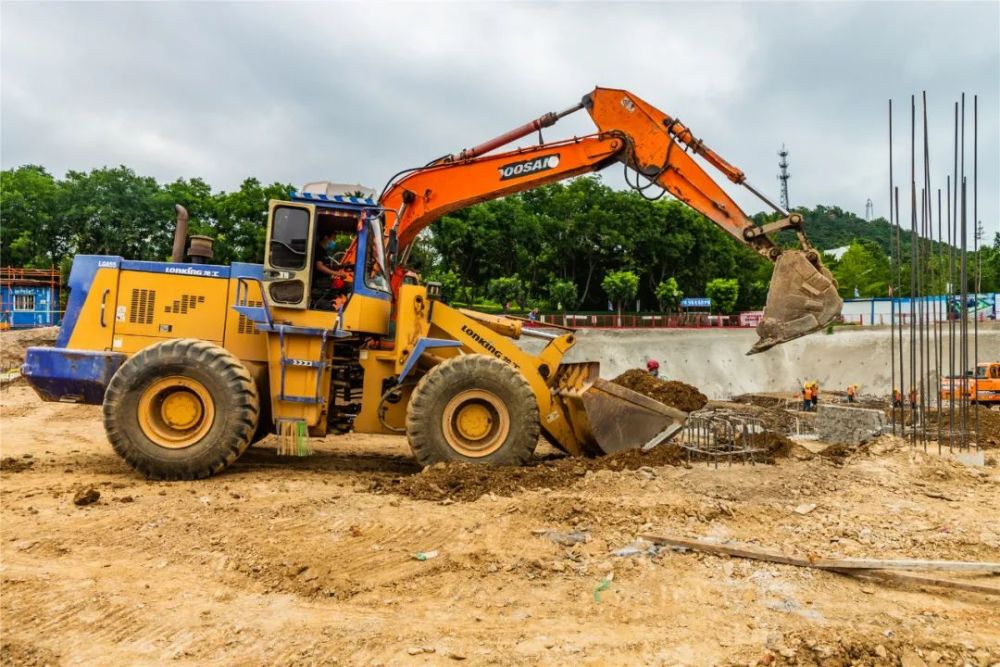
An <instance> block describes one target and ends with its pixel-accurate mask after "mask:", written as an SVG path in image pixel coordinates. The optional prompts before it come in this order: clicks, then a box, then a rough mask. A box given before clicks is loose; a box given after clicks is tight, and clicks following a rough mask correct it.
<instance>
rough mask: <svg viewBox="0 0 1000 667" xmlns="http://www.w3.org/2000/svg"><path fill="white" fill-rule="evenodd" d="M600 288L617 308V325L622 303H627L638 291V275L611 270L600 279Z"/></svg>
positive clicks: (619, 322)
mask: <svg viewBox="0 0 1000 667" xmlns="http://www.w3.org/2000/svg"><path fill="white" fill-rule="evenodd" d="M601 289H603V290H604V293H605V294H607V295H608V298H609V299H611V301H612V302H613V303H614V304H615V307H616V308H617V310H618V326H621V322H622V304H624V303H628V302H629V301H631V300H632V299H634V298H635V295H636V294H637V293H638V292H639V276H637V275H635V274H634V273H632V272H631V271H611V272H609V273H608V274H607V275H605V276H604V280H602V281H601Z"/></svg>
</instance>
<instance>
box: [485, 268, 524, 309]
mask: <svg viewBox="0 0 1000 667" xmlns="http://www.w3.org/2000/svg"><path fill="white" fill-rule="evenodd" d="M486 291H487V293H488V294H489V296H490V298H491V299H493V300H494V301H496V302H497V303H499V304H501V305H503V307H504V312H506V310H507V304H509V303H510V302H512V301H513V302H515V303H517V304H518V305H522V304H523V303H524V294H525V292H524V282H522V281H521V279H520V278H519V277H518V276H516V275H514V276H510V277H503V278H494V279H493V280H491V281H490V282H489V285H488V286H487V289H486Z"/></svg>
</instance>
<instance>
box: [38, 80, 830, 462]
mask: <svg viewBox="0 0 1000 667" xmlns="http://www.w3.org/2000/svg"><path fill="white" fill-rule="evenodd" d="M581 109H586V110H587V112H589V114H590V116H591V117H592V119H593V120H594V122H595V124H596V125H597V128H598V131H597V132H596V133H594V134H591V135H587V136H583V137H573V138H571V139H567V140H560V141H555V142H545V141H544V140H543V138H542V136H541V131H542V129H543V128H546V127H549V126H551V125H553V124H554V123H555V122H556V121H558V120H559V119H560V118H562V117H564V116H566V115H568V114H570V113H573V112H575V111H579V110H581ZM535 132H537V133H538V135H539V141H538V143H537V144H536V145H533V146H531V147H527V148H515V149H513V150H507V151H505V152H497V149H499V148H501V147H502V146H505V145H507V144H510V143H512V142H514V141H517V140H518V139H521V138H524V137H526V136H528V135H531V134H533V133H535ZM694 155H697V156H700V158H701V159H702V160H704V161H705V162H707V163H708V164H709V165H711V166H713V167H714V168H716V169H718V170H720V171H721V172H722V173H723V174H725V175H726V176H727V178H729V180H731V181H732V182H733V183H737V184H741V185H744V186H746V187H748V188H750V190H751V191H752V192H754V193H756V194H758V196H760V197H761V199H762V200H763V201H764V202H766V203H768V204H769V205H771V206H774V205H773V204H771V202H770V201H768V200H767V199H766V198H764V197H763V195H760V194H759V193H757V191H756V190H754V189H753V188H752V187H751V186H750V185H749V184H748V183H747V182H746V178H745V176H744V174H743V172H741V171H740V170H738V169H736V168H735V167H733V166H732V165H730V164H729V163H727V162H726V161H724V160H723V159H722V158H721V157H719V156H718V155H717V154H716V153H715V152H714V151H712V150H711V149H709V148H708V147H707V146H706V145H705V144H704V142H702V141H701V140H699V139H696V138H695V137H694V135H693V134H692V132H691V130H690V129H688V128H687V127H686V126H684V125H683V124H681V123H680V121H678V120H676V119H674V118H671V117H670V116H667V115H666V114H664V113H663V112H661V111H659V110H657V109H655V108H654V107H652V106H650V105H649V104H647V103H646V102H644V101H643V100H641V99H640V98H638V97H637V96H635V95H633V94H632V93H629V92H627V91H623V90H615V89H609V88H596V89H595V90H594V91H592V92H591V93H589V94H588V95H586V96H585V97H584V98H583V99H582V101H581V102H580V103H579V104H577V105H575V106H573V107H571V108H570V109H567V110H565V111H562V112H559V113H549V114H545V115H544V116H542V117H540V118H538V119H536V120H534V121H532V122H530V123H527V124H525V125H523V126H521V127H519V128H516V129H514V130H511V131H510V132H507V133H505V134H503V135H501V136H499V137H497V138H495V139H492V140H490V141H487V142H485V143H482V144H480V145H478V146H475V147H473V148H469V149H466V150H463V151H460V152H458V153H455V154H449V155H446V156H443V157H441V158H438V159H436V160H434V161H432V162H430V163H429V164H427V165H426V166H423V167H417V168H413V169H407V170H403V171H401V172H399V173H398V174H397V175H396V176H395V177H393V178H392V179H391V180H390V181H389V183H388V185H387V186H386V187H385V189H384V190H383V192H382V193H381V194H380V195H379V196H375V194H374V192H372V193H370V196H368V195H367V194H366V193H364V192H357V191H356V190H357V188H356V187H355V186H350V187H338V186H334V185H332V184H328V183H314V184H310V185H308V186H306V187H304V188H303V189H302V190H301V191H299V192H296V193H290V195H289V197H288V199H287V200H284V201H277V200H272V201H270V202H269V204H268V211H267V236H266V247H265V255H264V257H263V263H262V264H246V263H235V262H234V263H232V264H231V265H228V266H222V265H215V264H212V263H211V257H212V250H211V240H210V239H206V238H204V237H197V236H193V237H191V239H190V247H189V249H188V251H187V253H186V254H187V260H186V261H185V250H184V249H185V245H186V241H187V238H186V227H187V215H186V212H185V211H184V210H183V209H182V208H181V207H178V213H179V214H178V222H177V230H176V233H175V239H174V248H173V254H172V257H171V261H170V262H151V261H139V260H130V259H123V258H121V257H114V256H94V255H79V256H77V257H76V258H75V259H74V262H73V266H72V270H71V273H70V277H69V286H70V290H71V291H70V296H69V301H68V304H67V308H66V314H65V318H64V321H63V325H62V329H61V330H60V333H59V337H58V340H57V342H56V346H55V347H53V348H30V349H29V350H28V352H27V355H26V358H25V364H24V366H23V369H22V373H23V375H24V377H25V378H27V380H28V382H29V383H30V384H31V386H32V387H33V388H34V389H35V390H36V391H37V393H38V394H39V395H40V396H41V397H42V398H43V399H44V400H47V401H69V402H81V403H92V404H100V405H103V415H104V425H105V429H106V432H107V435H108V439H109V441H110V442H111V445H112V446H113V447H114V449H115V451H116V452H117V453H118V454H119V455H120V456H121V457H122V458H123V459H124V460H125V461H127V462H128V463H129V464H130V465H131V466H132V467H133V468H134V469H136V470H137V471H139V472H140V473H142V474H144V475H146V476H148V477H151V478H157V479H193V478H201V477H206V476H208V475H212V474H215V473H218V472H221V471H222V470H224V469H225V468H226V467H227V466H229V465H231V464H232V463H233V462H234V461H235V460H236V459H237V458H238V457H239V456H240V455H241V454H242V453H243V452H244V451H245V450H246V448H247V447H248V446H249V445H251V444H252V443H254V442H256V441H258V440H260V439H262V438H264V437H265V436H267V435H269V434H272V433H273V434H276V436H277V442H278V450H279V452H281V453H284V454H306V453H308V452H309V449H310V445H309V443H310V438H318V437H323V436H326V435H328V434H332V433H333V434H343V433H351V432H354V433H398V434H405V435H406V437H407V439H408V441H409V444H410V447H411V448H412V451H413V454H414V456H415V457H416V459H417V460H418V461H419V462H420V463H421V464H424V465H429V464H432V463H435V462H438V461H467V462H475V463H483V464H490V465H518V464H523V463H526V462H527V461H528V460H529V459H530V458H531V457H532V454H533V452H534V450H535V447H536V445H537V443H538V441H539V437H540V436H543V437H545V438H546V439H547V440H548V441H549V442H551V443H552V444H553V445H555V446H556V447H558V448H559V449H561V450H563V451H565V452H567V453H568V454H571V455H577V456H595V455H601V454H607V453H612V452H616V451H619V450H622V449H627V448H638V447H643V448H649V447H653V446H656V445H657V444H659V443H661V442H664V441H666V440H667V439H669V438H670V437H671V436H672V435H674V434H675V433H677V431H678V430H680V429H681V427H682V425H683V423H684V420H685V419H686V416H687V415H686V413H684V412H681V411H679V410H675V409H673V408H670V407H667V406H665V405H662V404H660V403H658V402H656V401H653V400H651V399H649V398H647V397H645V396H642V395H639V394H637V393H635V392H632V391H630V390H628V389H625V388H623V387H620V386H617V385H615V384H612V383H610V382H607V381H605V380H602V379H601V378H600V369H599V365H598V364H597V363H596V362H588V363H565V362H564V358H565V356H566V353H567V352H568V351H569V350H570V349H571V348H572V347H573V345H574V343H575V342H576V334H575V332H574V331H572V330H567V329H560V328H555V327H546V328H536V327H528V326H524V323H523V322H521V321H519V320H517V319H515V318H510V317H496V316H491V315H487V314H483V313H477V312H474V311H470V310H463V309H457V308H454V307H452V306H450V305H448V304H447V303H445V302H444V301H442V300H441V299H440V298H439V294H438V290H437V288H436V286H435V285H433V284H427V285H422V284H419V280H418V279H415V277H414V275H413V273H412V272H410V271H408V270H407V260H408V257H409V251H410V249H411V248H412V244H413V242H414V241H415V239H416V237H417V234H419V232H420V231H421V230H423V229H425V228H427V227H428V226H429V225H430V224H432V223H433V222H434V221H435V220H437V219H439V218H440V217H441V216H442V215H445V214H447V213H448V212H451V211H454V210H457V209H459V208H462V207H466V206H469V205H472V204H475V203H477V202H482V201H485V200H488V199H491V198H496V197H501V196H504V195H506V194H510V193H514V192H520V191H524V190H527V189H530V188H533V187H538V186H540V185H542V184H545V183H549V182H553V181H557V180H560V179H565V178H569V177H572V176H576V175H579V174H583V173H586V172H589V171H596V170H599V169H602V168H604V167H606V166H608V165H611V164H616V163H617V164H623V165H624V168H625V169H626V170H627V171H626V173H629V170H630V171H631V173H632V174H633V175H634V185H635V187H636V188H637V189H639V190H640V192H644V193H645V192H646V191H647V190H648V189H649V188H651V187H657V188H659V189H660V190H661V192H667V193H669V194H670V195H672V196H674V197H676V198H678V199H680V200H681V201H683V202H685V203H687V204H688V205H690V206H692V207H693V208H695V209H696V210H698V211H700V212H701V213H703V214H704V215H705V216H707V217H708V218H709V219H711V220H712V221H713V222H715V223H716V224H718V225H719V226H720V227H721V228H723V229H724V230H726V231H727V232H728V233H730V234H732V235H733V236H735V237H736V238H737V239H739V240H740V241H742V242H744V243H746V244H748V245H750V246H751V247H752V248H754V249H755V250H756V251H757V252H759V253H760V254H761V255H763V256H764V257H767V258H768V259H769V260H771V261H773V262H774V263H775V270H774V276H773V278H772V284H771V290H770V292H769V294H768V299H767V304H766V307H765V312H764V318H763V321H762V322H761V324H760V325H759V327H758V333H759V334H760V340H759V341H758V343H757V344H756V345H755V346H754V348H753V349H752V350H751V352H752V353H756V352H761V351H763V350H766V349H767V348H769V347H771V346H773V345H776V344H778V343H782V342H785V341H787V340H791V339H793V338H796V337H798V336H802V335H805V334H807V333H810V332H812V331H816V330H818V329H820V328H822V327H823V326H825V325H826V324H827V323H828V322H830V321H831V320H832V319H833V318H835V317H836V316H837V315H838V314H839V312H840V306H841V301H840V299H839V297H838V296H837V291H836V284H835V283H834V281H833V278H832V276H831V275H830V274H829V272H828V271H827V270H826V269H825V268H824V267H823V266H822V264H821V263H820V260H819V254H818V253H817V252H816V251H814V250H813V249H812V248H811V247H810V246H809V244H808V242H807V240H806V238H805V235H804V234H803V231H802V220H801V217H800V216H798V215H797V214H794V213H791V214H790V213H788V212H786V211H782V210H781V209H779V208H777V207H776V206H774V208H775V210H777V211H779V212H780V213H781V214H782V215H783V217H782V218H781V220H779V221H777V222H772V223H769V224H767V225H763V226H756V225H754V224H753V223H752V222H751V221H750V220H749V219H748V218H747V216H746V215H745V214H744V213H743V212H742V211H741V210H740V208H739V207H738V206H737V205H736V203H735V202H734V201H733V200H732V199H730V198H729V196H728V195H727V194H726V193H725V191H724V190H722V188H720V187H719V186H718V185H717V184H716V183H715V182H714V181H713V180H712V179H711V178H710V177H709V176H708V174H707V173H706V172H705V171H704V169H703V168H702V167H701V166H700V164H699V163H698V162H696V161H695V159H694V157H693V156H694ZM782 229H792V230H794V232H795V233H796V234H797V237H798V239H799V242H800V244H801V248H800V249H782V248H779V247H778V246H776V245H775V244H774V243H773V242H772V241H771V239H770V238H769V236H768V234H770V233H773V232H777V231H780V230H782ZM338 235H341V236H342V235H348V236H349V237H350V238H351V242H350V245H349V247H348V248H347V250H346V251H345V252H342V253H340V254H339V255H336V256H335V257H333V258H330V257H329V252H328V250H327V248H326V247H324V246H323V244H321V242H320V241H321V240H322V239H329V238H333V237H336V236H338ZM524 336H530V337H534V338H540V339H542V340H543V341H544V347H543V348H542V349H541V351H540V352H537V353H530V352H527V351H525V349H523V348H522V347H521V346H519V344H518V343H517V340H518V339H519V338H521V337H524Z"/></svg>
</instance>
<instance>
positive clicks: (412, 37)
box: [0, 2, 1000, 237]
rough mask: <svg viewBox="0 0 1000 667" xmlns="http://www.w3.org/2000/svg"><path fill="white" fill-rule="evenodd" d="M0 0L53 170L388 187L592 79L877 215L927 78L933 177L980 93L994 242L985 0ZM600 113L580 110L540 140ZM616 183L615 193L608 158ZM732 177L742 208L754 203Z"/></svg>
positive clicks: (983, 168) (39, 149) (992, 56)
mask: <svg viewBox="0 0 1000 667" xmlns="http://www.w3.org/2000/svg"><path fill="white" fill-rule="evenodd" d="M0 12H2V15H0V19H2V20H0V25H2V28H0V32H2V34H0V38H2V63H0V70H2V71H0V85H2V97H0V100H2V103H0V111H2V118H0V122H2V136H0V152H2V155H0V157H2V164H3V167H4V168H8V167H13V166H17V165H21V164H26V163H34V164H41V165H43V166H45V167H46V168H48V169H49V170H50V171H52V172H53V173H55V174H57V175H59V176H62V175H63V174H64V173H65V171H66V170H68V169H78V170H87V169H90V168H93V167H98V166H103V165H118V164H125V165H128V166H130V167H132V168H134V169H135V170H136V171H137V172H138V173H140V174H144V175H151V176H155V177H156V178H157V179H160V180H161V181H168V180H173V179H175V178H178V177H194V176H199V177H202V178H204V179H205V180H207V181H208V182H209V183H210V184H211V185H212V186H213V187H214V188H215V189H226V190H228V189H233V188H235V187H237V186H238V185H239V183H240V181H241V180H242V179H243V178H245V177H247V176H256V177H258V178H260V179H261V180H263V181H266V182H272V181H281V182H289V183H293V184H301V183H304V182H306V181H310V180H333V181H339V182H361V183H364V184H367V185H370V186H372V187H375V188H381V187H382V185H383V184H384V182H385V181H386V179H388V178H389V177H390V176H391V175H392V174H394V173H395V172H397V171H399V170H400V169H403V168H405V167H410V166H415V165H420V164H424V163H426V162H427V161H428V160H429V159H431V158H433V157H436V156H439V155H441V154H443V153H448V152H452V151H457V150H459V149H461V148H463V147H466V146H470V145H473V144H476V143H478V142H480V141H482V140H484V139H487V138H489V137H492V136H494V135H496V134H499V133H501V132H503V131H505V130H507V129H510V128H512V127H514V126H517V125H520V124H521V123H524V122H526V121H528V120H530V119H532V118H534V117H536V116H538V115H540V114H542V113H544V112H546V111H552V110H559V109H563V108H565V107H567V106H570V105H572V104H574V103H576V102H577V101H579V99H580V97H581V96H582V95H583V94H584V93H586V92H588V91H589V90H590V89H591V88H593V86H595V85H602V86H608V87H615V88H627V89H629V90H631V91H633V92H634V93H635V94H637V95H638V96H639V97H642V98H643V99H645V100H647V101H648V102H650V103H652V104H654V105H655V106H657V107H659V108H661V109H662V110H664V111H665V112H667V113H669V114H671V115H673V116H676V117H679V118H680V119H681V120H682V121H684V122H685V123H686V124H687V125H688V126H689V127H691V128H692V129H693V130H694V132H695V134H696V135H698V136H699V137H700V138H702V139H704V140H705V142H706V143H707V144H708V145H709V146H711V147H712V148H714V149H715V150H716V151H718V152H719V153H720V154H722V155H723V156H724V157H725V158H726V159H728V160H729V161H730V162H732V163H733V164H736V165H737V166H739V167H741V168H742V169H744V171H746V172H747V174H748V175H749V178H750V181H751V182H753V183H754V184H755V185H757V186H758V187H759V188H760V189H762V190H764V191H765V192H767V193H768V194H770V195H773V196H774V198H775V199H777V196H778V181H777V179H776V173H777V160H778V158H777V156H776V151H777V149H778V147H779V146H780V145H781V144H782V143H784V144H785V145H786V146H787V147H788V150H789V151H790V153H791V155H790V157H789V160H790V163H791V168H790V171H791V173H792V179H791V181H790V188H789V190H790V198H791V203H792V205H793V206H796V205H810V206H811V205H815V204H826V205H837V206H841V207H843V208H844V209H847V210H850V211H853V212H855V213H857V214H859V215H863V214H864V211H865V201H866V199H868V198H871V200H872V201H873V203H874V207H875V214H876V215H877V216H878V215H886V214H887V207H886V204H887V200H888V190H889V185H888V147H887V143H888V140H887V109H886V107H887V101H888V99H889V98H890V97H892V98H893V99H894V100H895V102H896V104H898V107H897V108H898V112H897V114H896V119H895V120H896V126H895V127H896V131H897V139H898V143H897V151H898V152H897V168H896V178H897V181H896V182H897V184H899V183H900V182H901V181H902V180H903V179H904V177H905V178H906V179H907V180H906V183H907V187H908V171H909V144H908V141H909V135H908V131H909V95H910V94H911V93H917V94H919V93H920V91H922V90H926V91H927V94H928V98H929V113H930V116H931V125H930V137H931V144H932V145H931V160H932V163H933V172H932V188H933V189H936V188H937V187H942V188H943V187H944V175H945V173H948V172H950V170H951V165H952V158H951V156H952V150H953V145H952V142H953V137H952V127H953V107H952V104H953V103H954V101H955V100H956V99H957V96H958V95H959V93H961V92H962V91H966V92H967V93H969V94H970V96H969V97H968V98H967V100H966V104H967V116H968V121H967V125H966V132H967V135H968V136H967V139H968V149H967V155H966V160H967V167H966V173H967V174H968V175H969V176H970V182H971V171H972V156H971V152H972V149H971V135H972V123H971V117H972V100H971V94H973V93H978V94H979V120H980V122H979V217H980V219H982V220H983V222H984V225H985V226H986V229H987V234H988V236H989V237H992V233H993V232H994V231H997V230H998V229H1000V227H998V224H997V220H998V213H1000V203H998V200H1000V165H998V163H1000V157H998V153H1000V149H998V146H1000V137H998V124H1000V122H998V119H1000V110H998V95H1000V90H998V87H1000V3H998V2H986V3H980V4H973V3H927V2H921V3H915V4H909V3H901V2H896V3H883V4H876V3H865V4H860V3H859V4H851V3H791V4H774V3H769V4H764V3H745V4H722V3H699V4H686V3H670V4H652V3H636V4H625V3H606V4H605V3H586V4H582V3H560V4H542V3H518V4H468V3H466V4H392V5H389V4H384V5H376V4H374V3H364V4H304V3H303V4H289V3H282V4H269V3H239V4H189V3H155V4H154V3H138V2H136V3H108V4H88V3H82V2H81V3H70V4H56V3H35V4H20V3H11V2H4V3H3V4H2V9H0ZM919 113H920V111H919V109H918V115H919ZM592 128H593V126H592V124H591V122H590V119H589V117H588V116H587V115H586V114H585V113H581V114H576V115H575V116H572V117H569V118H567V119H565V120H563V121H561V122H560V123H559V124H557V125H556V126H555V127H553V128H550V129H549V130H547V131H546V139H548V140H553V139H558V138H562V137H567V136H572V135H579V134H587V133H589V132H591V131H592ZM918 135H919V130H918ZM904 171H905V173H904ZM605 179H606V182H608V183H609V184H611V185H613V186H615V187H624V184H623V181H622V179H621V169H620V168H615V167H612V168H611V169H609V170H607V171H606V172H605ZM918 180H922V176H918ZM720 181H722V182H724V183H727V182H725V181H724V179H723V178H722V177H721V176H720ZM729 185H730V186H731V184H729ZM733 187H735V186H731V187H730V190H731V191H732V189H733ZM970 189H971V186H970ZM734 194H737V201H738V202H740V203H741V204H743V205H744V206H745V207H746V208H747V210H748V212H754V211H757V210H760V209H761V208H762V207H761V206H759V205H757V204H755V203H753V201H752V200H751V199H749V198H748V197H746V196H743V195H738V193H736V192H734ZM902 201H904V202H906V201H908V190H904V192H903V197H902ZM907 215H908V214H907ZM906 219H907V220H908V217H906Z"/></svg>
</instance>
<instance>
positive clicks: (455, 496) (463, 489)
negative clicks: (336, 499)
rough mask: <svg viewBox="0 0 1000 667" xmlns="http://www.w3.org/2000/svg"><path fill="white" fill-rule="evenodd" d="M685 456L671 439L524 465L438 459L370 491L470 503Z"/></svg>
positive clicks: (378, 483) (675, 462)
mask: <svg viewBox="0 0 1000 667" xmlns="http://www.w3.org/2000/svg"><path fill="white" fill-rule="evenodd" d="M686 461H687V454H686V453H685V452H684V450H682V449H681V448H680V447H677V446H676V445H673V444H670V443H667V444H664V445H661V446H659V447H656V448H654V449H652V450H650V451H648V452H643V451H641V450H639V449H629V450H625V451H623V452H618V453H616V454H611V455H610V456H602V457H598V458H594V459H585V458H576V457H565V458H556V459H548V460H540V461H539V462H538V463H536V464H534V465H528V466H523V467H503V468H494V467H490V466H484V465H478V464H475V463H437V464H435V465H432V466H430V467H429V468H425V469H424V471H423V472H421V473H419V474H416V475H409V476H405V477H394V478H390V479H383V478H377V479H375V480H373V481H372V482H371V485H370V487H369V490H370V491H372V492H374V493H395V494H399V495H403V496H409V497H410V498H415V499H417V500H454V501H462V502H470V501H473V500H476V499H478V498H480V497H482V496H485V495H487V494H493V495H496V496H512V495H514V494H515V493H520V492H522V491H528V490H531V489H542V488H545V489H558V488H565V487H567V486H572V485H573V484H575V483H576V482H578V481H579V480H580V479H582V478H583V477H584V475H586V474H587V473H588V472H596V471H598V470H612V471H623V470H638V469H639V468H643V467H647V466H648V467H653V466H667V465H684V463H685V462H686Z"/></svg>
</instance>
